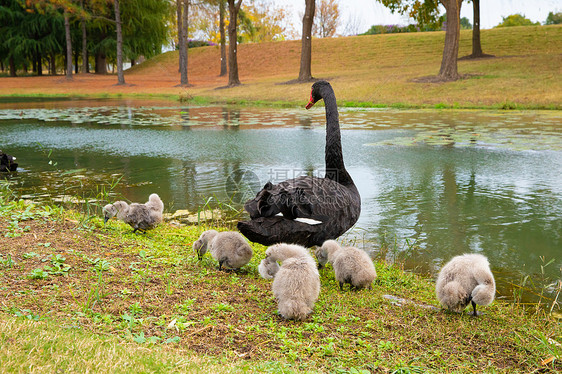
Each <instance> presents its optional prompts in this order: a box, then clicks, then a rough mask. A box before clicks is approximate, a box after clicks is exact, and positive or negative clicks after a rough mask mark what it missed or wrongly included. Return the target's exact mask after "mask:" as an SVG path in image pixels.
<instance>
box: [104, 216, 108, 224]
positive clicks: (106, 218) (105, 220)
mask: <svg viewBox="0 0 562 374" xmlns="http://www.w3.org/2000/svg"><path fill="white" fill-rule="evenodd" d="M107 221H109V217H108V216H104V217H103V224H104V225H105V224H106V223H107Z"/></svg>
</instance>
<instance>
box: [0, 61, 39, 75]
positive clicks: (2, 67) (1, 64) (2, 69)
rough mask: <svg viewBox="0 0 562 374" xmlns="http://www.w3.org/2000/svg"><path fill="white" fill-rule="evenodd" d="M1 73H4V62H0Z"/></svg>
mask: <svg viewBox="0 0 562 374" xmlns="http://www.w3.org/2000/svg"><path fill="white" fill-rule="evenodd" d="M33 66H35V65H33ZM0 71H2V73H3V72H4V61H2V60H0Z"/></svg>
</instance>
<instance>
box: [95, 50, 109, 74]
mask: <svg viewBox="0 0 562 374" xmlns="http://www.w3.org/2000/svg"><path fill="white" fill-rule="evenodd" d="M94 69H95V72H96V74H107V60H106V56H105V53H102V52H99V51H98V52H97V53H96V66H95V68H94Z"/></svg>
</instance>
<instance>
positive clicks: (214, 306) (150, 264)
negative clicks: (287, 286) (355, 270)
mask: <svg viewBox="0 0 562 374" xmlns="http://www.w3.org/2000/svg"><path fill="white" fill-rule="evenodd" d="M85 214H92V213H91V211H90V213H86V211H85V210H83V211H71V210H61V209H58V208H54V207H44V206H30V205H28V204H26V203H24V202H22V201H19V200H17V199H14V198H13V197H10V195H9V194H6V193H4V194H3V195H2V196H1V197H0V228H1V231H0V233H1V235H2V236H3V238H2V241H0V253H2V254H3V257H2V261H1V262H0V299H1V300H2V303H1V304H0V346H2V347H3V349H1V350H0V362H2V369H3V371H7V372H20V371H34V370H36V371H39V372H53V371H57V370H61V371H64V372H68V371H70V372H86V371H93V372H97V371H110V372H114V371H115V372H131V371H132V372H195V371H197V372H199V371H200V370H202V371H203V372H219V371H220V372H260V373H261V372H292V371H297V372H301V371H304V372H340V373H354V372H358V371H361V370H363V371H365V370H366V371H369V372H373V371H374V372H397V373H398V372H402V373H406V372H429V373H449V372H505V373H518V372H532V371H537V370H553V371H556V370H561V369H562V366H561V362H560V361H559V360H560V359H561V354H562V349H561V348H560V346H559V345H557V342H560V341H562V327H561V324H560V322H559V321H557V320H556V319H554V318H552V317H550V316H548V315H545V313H544V312H542V311H541V310H539V312H538V313H536V314H528V313H526V312H525V311H524V310H523V309H522V308H520V307H519V306H518V305H516V304H512V303H506V302H502V301H501V300H498V301H496V302H494V303H493V304H492V305H491V306H489V307H485V308H481V310H483V311H484V312H485V313H486V314H485V315H484V316H481V317H478V318H474V317H472V316H470V315H468V314H466V313H465V314H462V315H458V314H453V313H448V312H444V311H436V310H433V309H426V308H424V307H422V305H431V306H437V302H436V300H435V296H434V283H433V281H432V280H431V279H428V278H425V277H422V276H419V275H416V274H413V273H411V272H405V271H403V270H402V269H401V267H400V263H399V262H398V263H395V264H389V263H387V262H385V261H382V260H379V261H377V262H376V269H377V273H378V277H377V280H376V282H375V284H374V285H373V290H370V291H369V290H363V291H359V292H350V291H347V292H341V291H340V290H339V287H338V285H337V282H336V281H335V279H334V276H333V272H332V271H331V269H330V267H329V266H328V267H327V268H325V269H324V270H322V271H321V285H322V289H321V294H320V298H319V300H318V302H317V303H316V305H315V308H314V313H313V315H311V316H310V317H309V318H308V320H306V321H304V322H293V321H284V320H282V319H281V318H280V317H278V316H277V315H276V312H275V311H276V303H275V300H274V299H273V296H272V294H271V288H270V287H271V282H270V281H267V280H264V279H262V278H260V277H259V275H258V273H257V265H258V264H259V262H260V261H261V259H262V258H263V257H264V251H265V247H263V246H261V245H253V249H254V258H253V259H252V261H251V262H250V264H249V265H247V266H245V267H244V268H243V269H242V270H241V271H240V272H238V273H228V272H220V271H218V270H217V269H216V267H217V264H216V263H215V262H214V261H213V260H212V258H211V257H210V256H209V255H206V256H205V257H204V258H203V260H202V261H198V260H197V256H196V255H195V253H194V252H193V250H192V249H191V244H192V243H193V241H194V240H196V239H197V238H198V236H199V234H200V233H201V232H202V231H203V230H205V229H208V228H209V227H207V226H197V225H196V226H184V227H175V226H172V225H168V224H162V225H160V226H159V227H158V228H156V229H155V230H152V231H150V232H149V233H147V234H146V235H135V234H132V233H131V229H130V227H129V226H127V225H125V224H123V223H120V222H117V221H115V220H112V221H109V222H108V224H106V225H104V224H103V221H102V220H101V219H100V218H98V217H96V216H87V217H84V215H85ZM10 222H16V223H17V228H16V227H14V228H10V227H9V223H10ZM216 228H217V229H219V230H225V229H226V227H225V226H220V227H216ZM9 233H13V234H17V235H7V234H9ZM402 244H403V243H397V242H396V241H394V242H392V241H390V242H388V243H387V242H386V241H383V243H382V247H381V248H380V249H379V254H380V255H381V257H382V258H386V257H387V256H386V254H388V253H392V251H393V246H396V245H399V246H402ZM407 244H408V243H406V244H405V245H407ZM8 255H9V257H8ZM54 264H59V265H60V266H59V267H60V268H63V269H65V268H66V269H67V271H63V272H62V273H61V272H59V271H57V269H51V270H50V271H47V270H48V269H47V270H45V271H44V272H45V273H46V274H43V275H42V276H41V277H37V278H36V279H31V278H30V277H28V275H29V274H30V273H31V272H33V271H34V269H38V268H43V269H45V267H46V266H50V267H51V268H53V267H54ZM53 270H55V271H53ZM387 294H390V295H394V296H397V297H400V298H404V299H407V300H411V302H410V303H405V304H403V305H395V304H394V303H393V302H392V301H391V300H389V299H387V298H385V297H384V295H387ZM78 358H79V359H78ZM551 358H555V360H554V361H553V362H550V363H547V364H544V365H542V364H541V363H542V362H543V361H544V360H548V359H551ZM30 368H32V369H30Z"/></svg>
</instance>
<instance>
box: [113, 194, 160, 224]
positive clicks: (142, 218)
mask: <svg viewBox="0 0 562 374" xmlns="http://www.w3.org/2000/svg"><path fill="white" fill-rule="evenodd" d="M163 211H164V204H163V203H162V200H161V199H160V196H158V195H157V194H155V193H153V194H151V195H150V196H149V197H148V201H147V202H146V203H145V204H138V203H132V204H131V205H129V204H127V203H126V202H124V201H121V200H119V201H116V202H114V203H113V204H107V205H106V206H104V207H103V214H104V222H107V221H108V220H109V219H111V218H112V217H114V216H117V219H120V220H121V221H123V222H125V223H127V224H128V225H129V226H131V227H132V228H133V232H137V230H138V231H142V232H146V231H147V230H150V229H153V228H155V227H156V226H158V224H159V223H160V222H162V212H163Z"/></svg>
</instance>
